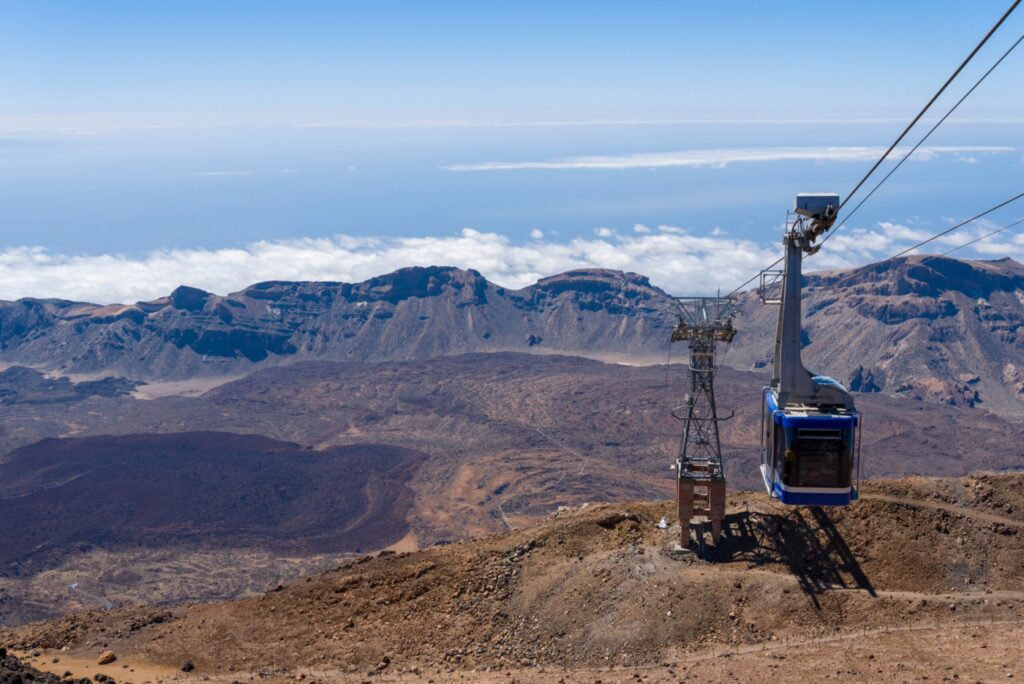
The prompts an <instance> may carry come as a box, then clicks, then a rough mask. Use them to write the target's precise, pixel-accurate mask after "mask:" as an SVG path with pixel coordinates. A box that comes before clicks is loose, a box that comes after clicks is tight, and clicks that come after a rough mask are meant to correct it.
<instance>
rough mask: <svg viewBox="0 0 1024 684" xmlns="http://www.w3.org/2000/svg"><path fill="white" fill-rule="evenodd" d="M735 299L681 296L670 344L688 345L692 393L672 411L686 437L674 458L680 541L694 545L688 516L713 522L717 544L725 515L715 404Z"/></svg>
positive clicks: (719, 418) (734, 332) (714, 541)
mask: <svg viewBox="0 0 1024 684" xmlns="http://www.w3.org/2000/svg"><path fill="white" fill-rule="evenodd" d="M735 309H736V306H735V302H734V301H733V300H732V299H731V298H730V297H685V298H684V297H677V298H676V299H675V310H676V315H677V316H678V318H679V320H678V322H677V323H676V327H675V328H674V329H673V330H672V342H682V341H683V340H687V341H689V343H690V391H689V393H688V394H687V397H686V403H685V404H683V405H681V406H676V407H675V408H673V409H672V415H673V416H674V417H675V418H677V419H679V420H681V421H683V436H682V439H681V440H680V443H679V455H678V457H677V458H676V463H675V470H676V502H677V504H678V506H679V527H680V543H681V544H682V545H683V546H688V545H689V544H690V520H691V519H692V518H693V517H694V516H705V517H707V518H708V519H709V520H710V521H711V539H712V542H713V543H715V544H717V543H718V540H719V538H720V537H721V535H722V519H723V518H724V517H725V469H724V467H723V465H722V446H721V443H720V441H719V437H718V423H719V422H720V421H723V420H728V419H729V418H732V413H730V415H728V416H726V417H724V418H722V417H719V415H718V409H717V407H716V406H715V374H716V373H717V372H718V366H717V365H716V364H715V343H716V342H731V341H732V338H733V337H735V336H736V329H735V328H734V327H733V325H732V318H733V314H734V313H735Z"/></svg>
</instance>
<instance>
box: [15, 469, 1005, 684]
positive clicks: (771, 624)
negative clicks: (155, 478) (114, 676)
mask: <svg viewBox="0 0 1024 684" xmlns="http://www.w3.org/2000/svg"><path fill="white" fill-rule="evenodd" d="M671 509H672V506H671V505H670V504H669V503H645V504H604V505H592V506H587V507H584V508H582V509H576V510H572V511H562V512H559V513H557V514H555V515H553V516H551V517H550V518H549V519H547V520H546V521H545V522H543V523H542V524H540V525H537V526H534V527H530V528H524V529H520V530H515V531H511V532H507V533H504V534H501V535H498V536H493V537H488V538H484V539H480V540H476V541H470V542H463V543H459V544H454V545H449V546H442V547H435V548H431V549H426V550H423V551H419V552H414V553H407V554H382V555H380V556H378V557H376V558H364V559H360V560H358V561H354V562H351V563H348V564H344V565H342V566H341V567H339V568H337V569H335V570H332V571H328V572H326V573H324V574H322V575H320V576H318V577H313V578H309V579H308V580H307V581H304V582H300V583H298V584H295V585H293V586H290V587H287V588H285V589H283V590H281V591H275V592H270V593H268V594H266V595H264V596H262V597H259V598H252V599H244V600H239V601H234V602H229V603H220V604H208V605H196V606H190V607H186V608H179V609H174V610H171V611H154V610H152V609H125V610H118V611H112V612H99V611H97V612H91V613H85V614H79V615H75V616H72V617H68V618H65V619H63V620H59V621H56V622H52V623H44V624H38V625H28V626H25V627H22V628H18V629H14V630H7V631H5V632H3V633H2V638H3V639H4V640H6V641H7V642H8V643H10V644H12V645H14V646H16V647H18V648H20V649H43V650H42V651H41V654H40V657H39V658H38V659H37V660H36V661H35V663H36V664H37V666H41V665H39V664H40V663H45V662H48V659H49V658H50V656H51V654H52V653H53V652H54V651H53V649H60V648H65V647H66V648H67V649H68V650H67V651H66V654H67V656H66V657H67V658H68V659H70V660H75V659H77V661H76V662H81V663H83V664H84V663H88V662H94V660H93V659H94V658H95V654H96V653H97V651H98V649H100V648H112V649H113V650H115V652H116V653H118V657H119V659H120V660H121V661H123V662H124V663H125V664H126V665H128V666H129V667H144V666H145V667H152V668H159V667H164V668H167V669H170V668H173V667H176V666H177V665H178V664H180V663H182V662H186V661H188V662H191V663H193V664H194V665H195V674H197V675H201V676H204V677H205V676H209V677H211V680H212V681H230V680H231V679H232V678H238V677H240V676H242V677H245V676H250V675H253V674H259V675H260V676H262V677H266V678H267V679H270V680H274V678H275V677H276V678H277V679H278V680H280V681H284V680H285V679H286V678H287V679H291V680H294V679H296V678H297V676H298V675H302V676H305V677H306V678H310V677H311V678H313V679H321V680H323V681H341V680H346V679H363V678H365V677H366V675H367V672H372V673H373V674H374V675H376V677H375V678H377V679H379V680H380V681H408V680H411V679H414V678H416V677H417V676H418V677H422V678H424V679H425V678H432V679H434V680H435V681H441V680H451V679H453V678H455V677H458V676H468V677H469V678H471V679H473V680H477V681H502V680H507V677H508V675H512V676H513V677H515V678H521V679H522V680H524V681H558V680H559V679H560V678H565V679H573V680H587V681H590V680H594V679H601V680H602V681H626V680H628V679H631V678H643V677H644V676H647V677H650V678H652V679H655V680H658V681H661V680H664V679H667V678H669V677H675V678H677V679H687V680H690V679H695V680H700V681H737V680H740V681H750V680H751V679H752V678H755V677H756V678H757V679H758V680H767V681H797V682H817V681H822V680H823V679H826V678H833V677H838V678H842V679H846V680H854V681H891V680H892V679H893V678H896V679H905V680H909V679H914V678H920V677H926V678H930V679H937V678H939V677H945V678H947V679H959V680H968V681H974V680H978V679H984V680H990V679H992V680H994V679H996V678H998V679H1000V680H1006V679H1007V677H1008V675H1009V676H1010V677H1013V676H1018V677H1019V676H1021V675H1022V674H1024V671H1022V667H1024V661H1022V658H1021V654H1020V651H1019V638H1020V637H1021V636H1022V635H1024V625H1022V621H1024V591H1022V589H1021V587H1022V580H1024V475H998V476H997V475H985V474H982V475H976V476H970V477H965V478H960V479H926V478H912V479H907V480H897V481H876V482H871V483H868V484H867V485H866V486H865V488H864V497H863V499H862V500H861V501H860V502H859V503H858V504H856V505H854V506H852V507H849V508H846V509H828V510H822V509H806V508H795V509H794V508H783V507H781V506H779V505H778V504H775V503H773V502H771V501H769V500H768V499H766V498H765V497H764V496H763V495H761V494H736V495H732V496H731V497H730V499H729V505H728V511H727V513H728V515H727V519H726V534H725V537H724V540H723V542H722V543H721V544H720V546H719V547H718V548H717V549H714V550H710V549H709V550H707V552H706V553H705V554H704V556H703V558H702V557H701V556H700V555H699V554H695V553H693V552H679V551H676V550H674V549H673V542H674V540H675V539H676V537H677V535H678V529H671V528H670V529H668V530H662V529H659V526H658V521H659V519H660V518H661V517H662V516H667V517H669V518H670V519H671ZM725 656H729V657H725ZM62 666H63V665H60V666H52V667H62ZM83 667H84V666H83ZM91 671H97V670H96V668H95V667H92V669H91ZM489 671H490V672H489ZM83 672H84V673H85V674H88V673H89V668H85V669H83V670H82V671H81V672H79V673H76V674H81V673H83Z"/></svg>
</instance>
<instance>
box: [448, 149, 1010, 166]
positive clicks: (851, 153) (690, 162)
mask: <svg viewBox="0 0 1024 684" xmlns="http://www.w3.org/2000/svg"><path fill="white" fill-rule="evenodd" d="M1015 149H1016V148H1013V147H1002V146H984V145H981V146H978V145H975V146H963V145H961V146H946V147H941V146H939V147H921V148H919V149H918V150H917V151H916V152H915V153H914V156H913V157H911V159H912V160H918V161H923V160H929V159H934V158H936V157H938V156H940V155H954V156H956V157H957V158H958V159H960V160H962V161H965V162H969V163H971V162H975V161H977V159H976V157H974V156H973V155H978V154H1000V153H1008V152H1013V151H1015ZM908 150H909V148H899V147H897V148H896V149H895V150H894V151H893V153H892V155H890V158H895V159H899V158H900V157H901V156H902V155H904V154H906V153H907V151H908ZM884 152H885V148H884V147H751V148H734V149H730V148H723V149H710V150H683V151H679V152H656V153H644V154H624V155H609V156H588V157H563V158H559V159H550V160H546V161H511V162H482V163H475V164H451V165H448V166H444V167H442V168H443V169H445V170H447V171H515V170H525V169H549V170H550V169H557V170H563V169H602V170H618V169H656V168H667V167H678V166H690V167H713V168H714V167H717V168H721V167H725V166H728V165H729V164H736V163H750V162H775V161H818V162H824V161H858V162H859V161H874V160H875V159H878V157H880V156H881V155H882V153H884Z"/></svg>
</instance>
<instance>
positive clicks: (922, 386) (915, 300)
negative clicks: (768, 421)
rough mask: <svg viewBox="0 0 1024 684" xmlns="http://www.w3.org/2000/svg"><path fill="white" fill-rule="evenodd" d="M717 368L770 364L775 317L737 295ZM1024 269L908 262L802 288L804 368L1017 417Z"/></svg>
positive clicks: (1023, 363)
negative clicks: (732, 328)
mask: <svg viewBox="0 0 1024 684" xmlns="http://www.w3.org/2000/svg"><path fill="white" fill-rule="evenodd" d="M742 311H743V313H742V315H741V317H740V324H739V327H740V333H739V334H738V335H737V336H736V340H735V341H734V343H733V344H732V345H731V346H730V347H729V348H728V350H727V351H726V352H725V354H724V357H723V359H724V362H725V363H728V364H731V365H734V366H737V367H741V368H763V367H766V366H767V365H769V363H770V361H771V347H770V345H769V344H766V343H765V341H766V340H771V339H773V335H774V327H775V321H776V316H777V309H775V308H774V307H766V306H762V305H761V304H760V302H758V300H757V298H756V296H755V295H753V294H748V295H746V296H745V298H744V300H743V303H742ZM1022 325H1024V266H1022V265H1021V264H1019V263H1017V262H1016V261H1013V260H1011V259H1002V260H999V261H959V260H957V259H950V258H945V257H938V256H912V257H906V258H903V259H894V260H891V261H887V262H882V263H878V264H870V265H868V266H864V267H862V268H857V269H852V270H849V271H836V272H822V273H810V274H808V275H807V276H806V277H805V281H804V333H805V339H806V341H807V344H806V345H805V347H804V361H805V364H806V365H807V367H808V368H810V369H812V370H813V371H815V372H822V373H826V374H828V375H832V376H833V377H836V378H838V379H840V380H842V381H844V382H846V383H848V384H849V385H850V386H851V388H852V389H856V390H858V391H882V392H890V393H897V394H902V395H905V396H909V397H914V398H918V399H927V400H934V401H940V402H945V403H949V404H955V405H961V406H979V407H983V408H987V409H989V410H992V411H995V412H997V413H1020V412H1022V411H1024V403H1022V399H1024V396H1022V393H1021V392H1020V389H1019V384H1020V380H1019V377H1018V376H1019V372H1018V369H1020V368H1022V367H1024V328H1022Z"/></svg>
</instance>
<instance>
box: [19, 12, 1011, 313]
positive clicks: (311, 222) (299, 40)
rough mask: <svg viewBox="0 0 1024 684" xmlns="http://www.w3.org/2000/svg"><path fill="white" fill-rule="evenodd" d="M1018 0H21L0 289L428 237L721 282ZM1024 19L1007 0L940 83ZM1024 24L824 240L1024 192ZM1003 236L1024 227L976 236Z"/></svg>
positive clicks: (338, 253) (852, 257)
mask: <svg viewBox="0 0 1024 684" xmlns="http://www.w3.org/2000/svg"><path fill="white" fill-rule="evenodd" d="M1008 4H1009V3H1008V2H1005V1H1002V2H989V1H987V0H973V1H970V2H967V1H959V2H958V1H954V2H946V3H942V5H941V6H939V5H936V4H935V3H926V2H910V1H907V2H899V3H883V2H862V3H857V4H856V5H849V4H841V3H820V2H819V3H811V2H780V3H763V2H758V3H755V2H743V3H734V4H733V5H731V6H730V7H729V8H728V9H725V8H724V7H722V6H719V5H717V4H715V3H694V2H671V3H670V2H658V3H653V2H634V3H628V4H627V3H599V2H596V3H595V2H588V3H582V2H564V3H557V4H555V3H539V2H538V3H532V2H520V3H515V4H514V5H513V4H499V3H454V2H448V3H445V2H438V3H411V2H410V3H389V2H375V3H352V2H288V3H283V2H278V3H269V2H245V3H243V2H174V3H169V2H168V3H158V2H148V3H138V2H131V3H129V2H95V3H72V2H64V3H57V2H45V1H37V2H15V1H10V0H8V1H6V2H0V63H3V64H4V65H5V68H4V69H3V70H0V96H2V98H3V102H4V106H3V108H2V111H0V221H2V225H3V227H4V233H3V235H4V237H3V242H2V243H0V298H12V297H16V296H25V295H29V294H35V295H39V296H68V297H80V298H90V299H95V300H104V301H114V300H118V299H132V298H146V297H153V296H158V295H159V294H162V293H163V291H164V289H166V288H169V287H172V286H173V284H176V281H180V280H187V281H189V282H190V284H194V285H199V286H205V287H208V288H210V289H217V290H218V291H223V290H226V289H237V288H240V287H243V286H244V285H246V284H248V283H249V282H252V281H255V280H259V279H263V278H268V277H288V278H331V279H354V278H360V277H366V276H368V275H372V274H373V272H372V271H373V269H378V270H379V269H383V270H389V269H390V268H394V267H398V266H401V265H409V264H407V263H406V262H410V263H412V262H419V261H423V260H426V259H439V260H440V259H448V260H450V261H451V262H452V263H454V265H459V266H471V267H477V268H479V269H480V270H482V271H483V272H484V273H485V275H488V276H489V277H492V278H493V279H496V280H498V281H499V282H502V281H503V284H509V285H520V284H524V283H526V282H528V281H529V279H531V278H534V277H537V276H540V275H547V274H549V272H553V270H561V269H564V268H567V267H573V266H577V265H599V266H600V265H604V266H609V267H615V268H627V269H628V268H631V269H633V270H641V269H643V270H644V271H645V272H647V273H649V274H650V275H652V277H653V278H654V279H655V281H656V282H657V283H658V284H660V285H662V286H663V287H666V288H667V289H670V290H675V291H679V290H684V289H685V290H689V289H692V288H694V287H707V286H708V283H709V282H710V280H709V278H708V277H707V274H706V273H705V274H704V275H702V271H704V270H707V269H713V270H714V272H715V274H716V278H717V279H718V280H721V282H717V281H716V282H713V283H712V285H714V286H716V287H717V286H721V287H728V281H729V279H730V278H738V277H740V274H741V273H743V274H744V277H745V274H746V271H748V270H750V269H751V268H755V267H754V266H753V265H754V264H755V263H758V261H759V260H760V259H761V258H762V257H764V256H766V255H767V256H770V255H771V254H772V253H773V252H772V250H774V249H775V243H776V242H777V232H778V224H779V222H780V221H781V217H782V215H783V212H784V211H785V209H786V208H787V207H788V206H789V205H790V203H791V202H792V195H793V194H794V193H796V192H800V191H804V190H818V189H829V190H836V191H840V192H844V191H846V190H847V189H849V188H850V187H852V185H853V183H854V182H855V181H856V180H857V178H859V176H860V175H861V174H862V173H863V172H864V171H865V170H866V169H867V168H868V166H869V165H870V162H869V161H868V159H869V158H870V151H869V152H867V153H864V152H856V151H852V150H851V149H850V148H854V147H868V148H876V147H878V146H884V145H886V144H888V143H889V142H890V141H891V140H892V139H893V137H894V136H895V135H896V133H897V132H898V131H899V130H900V129H901V127H902V125H903V124H904V123H905V122H906V121H907V120H909V118H910V117H911V116H913V114H914V113H916V111H917V109H919V108H920V106H921V105H922V104H923V103H924V102H925V101H926V100H927V98H928V97H929V96H930V95H931V93H932V92H934V90H935V89H936V88H937V86H938V85H939V84H940V83H941V82H942V81H943V80H944V79H945V77H946V76H947V75H948V74H949V73H950V72H951V70H952V69H953V68H955V66H956V65H957V64H958V63H959V61H960V60H961V59H962V58H963V57H964V56H965V55H966V54H967V52H968V51H969V50H970V49H971V47H973V45H974V44H975V43H976V42H977V41H978V39H979V38H980V37H981V36H982V35H983V34H984V33H985V31H987V29H988V28H989V27H990V26H991V25H992V23H993V22H994V21H995V19H996V18H997V17H998V16H999V15H1000V14H1001V13H1002V12H1003V11H1004V10H1005V8H1006V7H1007V6H1008ZM1021 12H1024V10H1021ZM1022 32H1024V14H1021V15H1020V16H1017V15H1014V16H1012V17H1011V18H1010V19H1009V20H1008V21H1007V23H1006V25H1005V26H1004V27H1003V29H1001V30H1000V32H998V33H997V34H996V36H995V37H994V38H993V39H992V41H991V42H990V44H989V45H988V46H987V47H986V48H985V50H984V51H983V52H982V53H980V54H979V56H978V58H977V61H976V63H974V64H972V65H971V67H970V68H969V69H968V70H967V71H966V72H965V74H964V76H963V78H962V79H961V80H960V81H958V82H957V83H956V84H955V85H954V87H953V88H952V90H951V92H950V94H949V96H947V97H945V98H944V99H943V100H942V101H940V102H939V104H938V108H937V110H936V111H937V112H941V111H944V109H945V107H948V106H949V105H950V104H951V103H952V102H953V101H954V99H955V97H958V96H959V94H960V93H962V92H963V90H964V89H965V88H966V87H968V85H969V84H970V83H971V82H973V79H974V78H976V77H977V75H978V74H980V73H981V71H983V70H984V69H985V68H987V67H988V65H990V64H991V63H992V61H994V60H995V58H996V57H997V56H998V55H999V54H1001V53H1002V51H1003V50H1005V49H1006V47H1008V46H1009V45H1010V44H1011V43H1012V42H1013V41H1014V40H1016V38H1018V37H1019V36H1020V35H1021V33H1022ZM1021 50H1022V52H1021V53H1020V54H1017V53H1014V54H1013V55H1011V57H1010V58H1008V60H1007V61H1006V62H1005V63H1004V64H1003V65H1002V66H1001V67H1000V68H999V70H997V71H996V72H995V73H994V74H993V76H992V77H991V78H990V79H989V81H987V82H986V83H985V84H984V85H983V86H982V87H981V88H980V89H979V90H978V92H976V93H975V94H974V95H973V96H972V97H971V98H970V99H969V100H968V101H967V103H966V104H965V105H964V106H963V107H962V108H961V110H959V111H958V112H957V114H956V115H955V116H954V118H953V119H951V120H950V121H949V122H948V124H947V125H945V126H944V127H943V128H941V129H940V131H939V132H938V133H937V134H936V135H935V136H934V137H933V138H932V139H931V140H930V141H929V143H928V145H929V146H930V147H931V149H930V151H928V152H927V153H926V154H924V155H922V156H921V158H920V159H919V160H917V161H914V162H912V163H908V164H907V165H906V166H905V167H904V168H903V169H901V170H900V171H899V172H898V173H897V175H895V176H894V177H893V179H892V181H890V183H889V184H887V185H886V186H885V188H884V189H883V191H881V192H880V193H879V196H878V197H877V198H873V199H872V200H871V201H870V202H869V203H868V204H867V205H865V208H864V209H863V210H862V212H861V213H860V214H859V215H858V217H857V219H856V220H855V221H854V222H853V224H852V225H851V226H850V233H851V235H854V234H859V235H861V236H862V239H860V240H858V241H851V243H849V244H847V245H846V250H845V251H844V252H841V253H835V254H833V255H831V256H829V257H828V258H822V265H823V266H843V265H849V264H852V263H858V262H862V261H865V260H871V259H874V258H879V257H882V256H885V251H884V250H885V249H886V248H888V247H893V248H895V247H896V246H898V244H902V243H900V242H899V240H898V239H894V238H892V236H896V235H909V234H911V233H912V232H913V231H915V230H916V231H918V232H920V231H927V230H929V229H931V230H937V229H939V228H941V227H943V226H945V225H949V222H950V221H955V220H956V219H957V218H962V217H965V216H968V215H970V214H972V213H975V212H976V211H978V210H979V209H982V208H985V207H987V206H990V205H992V204H995V203H997V202H999V201H1001V200H1003V199H1005V198H1006V197H1009V196H1011V195H1013V194H1016V193H1017V192H1020V190H1021V188H1020V187H1019V186H1020V185H1021V180H1022V174H1021V170H1022V154H1024V152H1022V149H1024V136H1022V131H1024V128H1022V126H1024V88H1021V87H1020V83H1021V82H1024V79H1022V77H1024V61H1022V60H1024V48H1022V49H1021ZM921 132H922V133H923V130H922V131H921ZM910 139H911V140H912V141H914V140H916V139H917V136H916V135H914V134H912V135H911V137H910ZM1014 211H1016V212H1017V213H1014ZM1022 215H1024V209H1016V208H1010V209H1008V210H1007V211H1005V212H1003V213H1002V214H1000V215H999V216H993V217H992V219H993V221H995V222H996V223H993V224H991V225H989V226H978V227H976V230H982V229H984V228H985V227H989V228H991V226H995V225H998V222H999V221H1004V220H1005V221H1007V222H1008V221H1010V220H1013V219H1015V218H1019V217H1020V216H1022ZM883 224H885V225H889V226H901V227H902V228H901V229H890V231H889V232H888V233H886V229H884V228H883V227H882V226H883ZM466 229H468V230H469V232H468V233H467V232H466ZM858 230H859V231H861V233H856V231H858ZM900 230H905V231H910V233H907V232H903V233H901V232H900ZM467 234H468V235H470V237H469V238H467V237H466V236H467ZM869 236H875V237H870V239H869ZM968 236H969V233H968V232H965V233H964V236H963V239H965V240H966V239H967V238H968ZM655 238H657V240H655ZM887 239H888V242H886V240H887ZM324 241H326V242H324ZM867 244H873V245H876V246H877V249H875V250H873V251H872V250H867V249H864V248H863V246H864V245H867ZM303 245H306V247H302V246H303ZM407 245H413V247H410V248H408V249H407V248H406V246H407ZM716 245H718V246H721V247H722V248H724V250H725V251H726V252H727V253H728V254H730V255H731V257H732V259H731V261H729V262H728V263H720V261H721V256H720V255H718V254H716V251H717V248H716ZM832 245H838V246H842V245H843V243H842V241H839V239H838V237H837V239H836V240H835V241H833V243H831V244H830V246H832ZM276 250H284V252H286V253H287V254H288V260H289V263H288V264H282V263H278V262H275V261H274V260H275V259H277V258H278V257H279V256H280V254H279V253H278V252H277V251H276ZM260 255H263V256H260ZM623 255H631V256H630V257H629V258H624V257H623ZM1001 255H1012V256H1016V257H1018V258H1020V257H1021V256H1022V255H1024V241H1017V240H1015V237H1014V236H1013V235H1012V234H1011V235H1009V236H1001V238H1000V240H998V241H993V242H992V243H988V244H986V243H979V251H971V252H967V253H965V256H981V257H985V258H992V257H996V256H1001ZM824 256H825V255H824V253H823V257H824ZM711 280H715V279H711Z"/></svg>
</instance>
